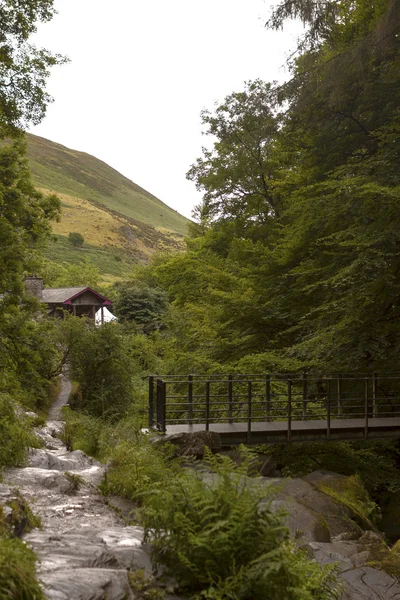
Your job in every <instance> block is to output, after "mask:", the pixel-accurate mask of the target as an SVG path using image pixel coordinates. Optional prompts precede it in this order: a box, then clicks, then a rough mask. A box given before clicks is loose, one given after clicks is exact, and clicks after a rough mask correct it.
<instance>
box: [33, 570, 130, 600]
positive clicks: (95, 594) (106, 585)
mask: <svg viewBox="0 0 400 600" xmlns="http://www.w3.org/2000/svg"><path fill="white" fill-rule="evenodd" d="M41 581H42V583H43V585H44V588H45V590H46V596H47V598H48V599H49V600H134V598H135V595H134V594H133V592H132V589H131V587H130V585H129V580H128V574H127V572H126V571H121V570H116V569H65V570H61V571H51V572H49V573H45V574H44V575H42V576H41Z"/></svg>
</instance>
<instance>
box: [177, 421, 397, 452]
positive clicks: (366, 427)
mask: <svg viewBox="0 0 400 600" xmlns="http://www.w3.org/2000/svg"><path fill="white" fill-rule="evenodd" d="M205 429H206V425H205V423H195V424H193V425H189V424H184V425H167V427H166V433H167V434H168V435H172V434H175V433H182V432H184V433H185V432H186V433H190V432H194V431H205ZM209 430H210V431H215V432H217V433H219V434H220V435H221V437H222V442H223V444H226V445H236V444H240V443H252V444H262V443H274V442H276V443H282V442H285V441H289V439H290V440H291V441H322V440H327V439H329V440H348V439H365V438H368V439H369V438H374V439H377V438H387V437H391V438H399V437H400V417H392V418H388V417H382V418H370V419H368V424H367V423H366V420H365V419H364V418H363V419H332V420H331V421H330V424H329V426H328V423H327V421H325V420H303V421H292V422H291V430H290V433H289V432H288V422H287V421H274V422H269V423H268V422H252V423H251V431H250V432H249V431H248V424H247V423H210V424H209Z"/></svg>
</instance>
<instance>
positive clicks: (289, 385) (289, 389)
mask: <svg viewBox="0 0 400 600" xmlns="http://www.w3.org/2000/svg"><path fill="white" fill-rule="evenodd" d="M287 397H288V428H287V441H288V442H290V440H291V438H292V381H291V379H288V382H287Z"/></svg>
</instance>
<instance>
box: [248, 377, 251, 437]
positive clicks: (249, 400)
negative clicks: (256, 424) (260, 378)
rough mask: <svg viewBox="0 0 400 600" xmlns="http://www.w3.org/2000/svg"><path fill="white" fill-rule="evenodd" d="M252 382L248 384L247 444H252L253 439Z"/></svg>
mask: <svg viewBox="0 0 400 600" xmlns="http://www.w3.org/2000/svg"><path fill="white" fill-rule="evenodd" d="M251 396H252V389H251V380H249V381H248V382H247V443H248V444H250V438H251Z"/></svg>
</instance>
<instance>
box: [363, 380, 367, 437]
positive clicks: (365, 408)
mask: <svg viewBox="0 0 400 600" xmlns="http://www.w3.org/2000/svg"><path fill="white" fill-rule="evenodd" d="M364 386H365V391H364V396H365V400H364V402H365V406H364V411H365V427H364V437H365V439H366V440H367V439H368V377H366V378H365V384H364Z"/></svg>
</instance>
